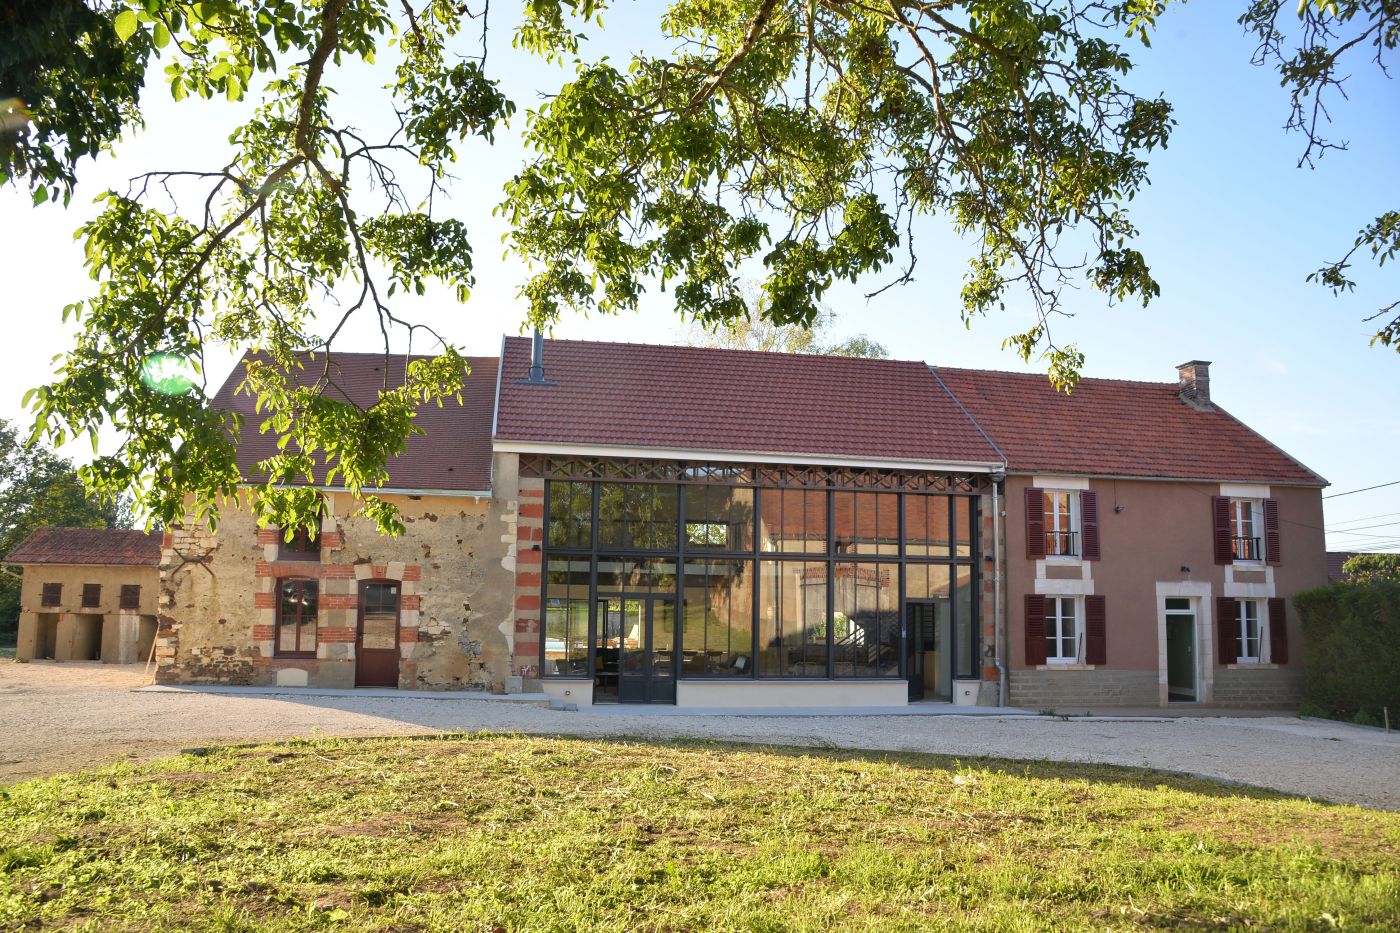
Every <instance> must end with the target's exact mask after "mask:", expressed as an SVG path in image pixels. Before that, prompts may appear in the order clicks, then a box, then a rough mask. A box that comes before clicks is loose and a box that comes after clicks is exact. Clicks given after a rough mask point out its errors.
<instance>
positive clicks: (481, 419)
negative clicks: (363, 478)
mask: <svg viewBox="0 0 1400 933" xmlns="http://www.w3.org/2000/svg"><path fill="white" fill-rule="evenodd" d="M248 358H249V357H248V356H246V355H245V356H244V358H243V360H242V361H240V362H239V364H238V366H237V367H235V369H234V371H233V373H232V374H231V375H230V376H229V377H228V379H227V380H226V381H225V382H224V384H223V386H222V387H221V388H220V389H219V391H218V393H217V394H216V395H215V396H214V399H213V405H214V407H216V408H222V409H225V410H228V411H236V412H240V413H242V414H243V416H244V420H243V437H242V440H241V442H240V444H239V447H238V467H239V469H240V470H241V471H242V472H243V475H244V476H245V477H249V478H256V477H257V475H258V474H257V470H256V468H255V464H257V463H258V462H259V461H261V460H265V459H266V458H268V457H270V456H272V455H273V454H274V453H276V452H277V438H276V435H274V434H270V433H268V434H264V433H259V431H258V427H259V425H260V424H261V423H262V420H263V416H261V415H258V414H257V413H256V412H255V411H254V404H253V402H254V400H253V399H252V398H251V397H250V396H248V395H244V394H236V393H237V389H238V386H239V384H240V383H241V382H242V381H243V367H244V365H245V364H246V362H247V360H248ZM419 358H420V357H405V356H388V357H386V356H385V355H384V354H383V353H338V352H333V353H331V354H330V376H329V379H330V386H329V388H328V389H327V390H326V391H327V393H328V395H329V397H331V398H336V399H341V400H347V401H350V402H353V403H354V404H356V405H358V406H360V407H362V408H367V407H369V406H370V405H373V404H374V403H375V402H376V401H377V400H378V398H379V392H380V390H381V389H382V388H383V387H384V386H385V384H386V379H385V372H386V370H387V373H388V379H387V384H388V385H390V386H399V385H403V379H404V370H405V368H406V366H407V364H408V362H409V360H410V359H419ZM325 360H326V358H325V356H318V357H317V358H316V360H315V361H314V362H311V361H310V358H309V357H308V358H307V365H306V367H305V368H304V369H302V370H299V371H298V372H297V376H298V378H299V379H302V380H307V381H308V384H309V381H311V380H315V379H317V378H319V377H320V375H321V373H322V370H323V367H324V365H325ZM466 360H467V364H468V366H469V367H470V369H471V371H470V373H469V374H468V375H467V378H466V383H465V385H464V387H463V389H462V404H461V405H460V406H459V405H457V403H456V402H455V401H444V402H443V404H442V407H441V408H439V407H438V406H437V405H436V404H427V405H423V406H422V407H421V408H419V409H418V417H417V424H418V426H419V427H420V428H422V429H423V431H424V432H425V433H424V434H421V435H415V436H413V437H410V438H408V440H407V442H406V446H407V450H406V451H405V452H404V453H403V454H401V455H400V456H397V457H393V458H391V459H390V461H389V464H388V469H389V482H388V483H387V484H386V485H387V486H388V487H390V488H393V489H423V490H452V491H458V492H479V491H480V492H484V491H486V490H489V489H490V488H491V414H492V410H493V407H494V404H495V395H496V369H497V366H498V361H497V360H496V358H495V357H493V356H472V357H467V358H466Z"/></svg>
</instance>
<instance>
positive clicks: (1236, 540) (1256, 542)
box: [1230, 499, 1264, 563]
mask: <svg viewBox="0 0 1400 933" xmlns="http://www.w3.org/2000/svg"><path fill="white" fill-rule="evenodd" d="M1263 512H1264V508H1263V503H1261V502H1260V501H1259V500H1258V499H1231V500H1230V553H1231V554H1232V555H1234V558H1235V560H1236V561H1244V562H1246V563H1258V562H1259V561H1262V560H1263V559H1264V548H1263V543H1264V542H1263V536H1262V535H1261V533H1260V532H1261V530H1262V529H1263V527H1264V516H1263Z"/></svg>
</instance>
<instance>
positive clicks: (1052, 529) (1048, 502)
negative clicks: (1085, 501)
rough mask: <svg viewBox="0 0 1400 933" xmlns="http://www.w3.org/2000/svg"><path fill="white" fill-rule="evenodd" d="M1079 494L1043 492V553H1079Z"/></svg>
mask: <svg viewBox="0 0 1400 933" xmlns="http://www.w3.org/2000/svg"><path fill="white" fill-rule="evenodd" d="M1078 538H1079V496H1078V495H1077V494H1075V493H1072V492H1054V491H1047V492H1046V493H1045V555H1046V556H1047V557H1075V556H1078V554H1079V540H1078Z"/></svg>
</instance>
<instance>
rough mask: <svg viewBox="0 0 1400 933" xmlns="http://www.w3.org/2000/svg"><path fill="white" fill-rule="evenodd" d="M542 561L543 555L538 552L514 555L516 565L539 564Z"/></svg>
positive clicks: (522, 552) (524, 552) (523, 552)
mask: <svg viewBox="0 0 1400 933" xmlns="http://www.w3.org/2000/svg"><path fill="white" fill-rule="evenodd" d="M543 561H544V555H543V554H542V553H540V552H539V551H521V552H520V553H519V554H516V555H515V562H516V564H539V563H541V562H543Z"/></svg>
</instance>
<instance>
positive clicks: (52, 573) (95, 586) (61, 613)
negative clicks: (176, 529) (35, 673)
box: [5, 528, 161, 664]
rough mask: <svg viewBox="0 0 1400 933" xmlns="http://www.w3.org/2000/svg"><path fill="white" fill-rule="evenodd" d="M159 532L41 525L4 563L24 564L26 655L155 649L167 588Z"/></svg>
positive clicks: (114, 656)
mask: <svg viewBox="0 0 1400 933" xmlns="http://www.w3.org/2000/svg"><path fill="white" fill-rule="evenodd" d="M160 548H161V538H160V535H159V534H148V533H146V532H144V531H131V530H128V529H122V528H40V529H39V530H38V531H36V532H34V534H32V535H30V536H29V537H28V538H27V539H25V541H24V543H23V544H21V545H20V546H19V547H17V548H15V550H14V551H12V552H11V553H10V554H9V555H8V556H7V557H5V563H7V564H16V565H18V566H19V567H21V568H22V569H23V571H24V582H23V584H22V586H21V588H20V616H19V641H18V644H17V645H16V657H18V658H19V659H20V660H25V661H34V660H45V659H49V660H54V661H104V662H106V663H108V664H134V663H137V662H140V661H145V660H146V659H147V658H149V657H150V655H151V646H152V645H153V644H154V643H155V637H156V602H157V600H158V598H159V593H160Z"/></svg>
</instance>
